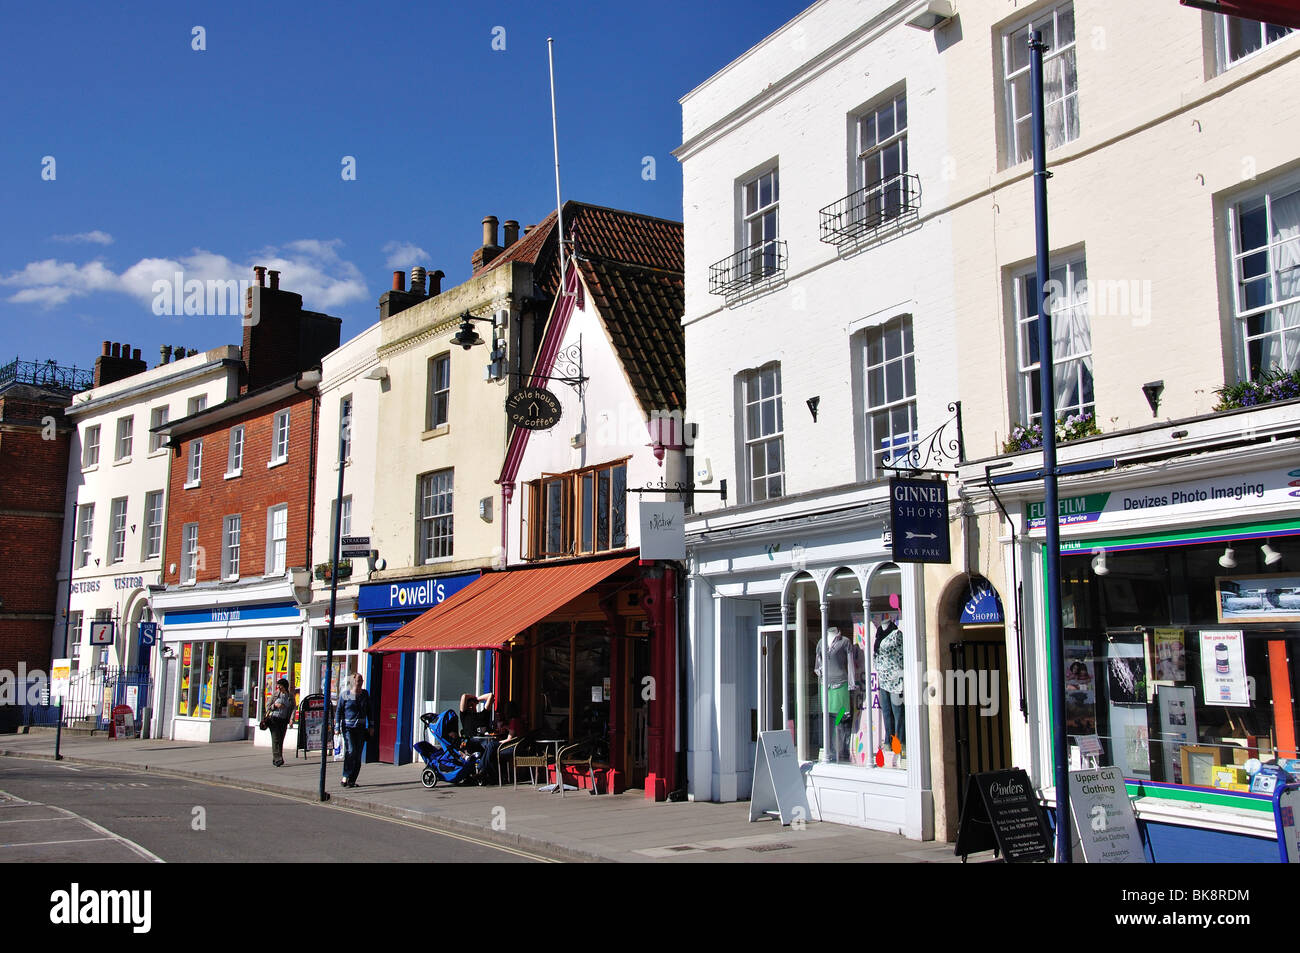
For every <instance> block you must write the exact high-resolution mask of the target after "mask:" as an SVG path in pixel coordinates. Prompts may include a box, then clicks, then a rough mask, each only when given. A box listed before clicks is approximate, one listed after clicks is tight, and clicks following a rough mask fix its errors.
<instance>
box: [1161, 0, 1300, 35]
mask: <svg viewBox="0 0 1300 953" xmlns="http://www.w3.org/2000/svg"><path fill="white" fill-rule="evenodd" d="M1179 2H1180V3H1182V5H1183V6H1185V7H1195V8H1196V9H1198V10H1209V11H1210V12H1211V13H1222V14H1224V15H1225V16H1230V17H1242V18H1244V19H1246V20H1259V21H1261V22H1263V23H1273V24H1276V25H1277V26H1286V27H1290V28H1291V29H1293V30H1296V29H1300V10H1297V9H1296V4H1295V0H1179Z"/></svg>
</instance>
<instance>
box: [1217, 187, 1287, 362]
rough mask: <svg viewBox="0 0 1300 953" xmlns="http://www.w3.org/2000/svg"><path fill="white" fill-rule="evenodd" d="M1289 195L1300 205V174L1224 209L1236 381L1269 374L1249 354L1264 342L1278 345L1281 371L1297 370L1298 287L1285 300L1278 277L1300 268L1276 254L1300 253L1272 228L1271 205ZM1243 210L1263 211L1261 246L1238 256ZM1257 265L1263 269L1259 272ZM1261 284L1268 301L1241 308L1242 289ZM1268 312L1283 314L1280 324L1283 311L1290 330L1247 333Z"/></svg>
mask: <svg viewBox="0 0 1300 953" xmlns="http://www.w3.org/2000/svg"><path fill="white" fill-rule="evenodd" d="M1292 196H1297V201H1300V175H1289V176H1285V177H1283V178H1279V179H1274V180H1271V181H1269V182H1266V183H1265V184H1264V185H1262V186H1260V187H1258V188H1255V189H1252V190H1251V191H1249V192H1247V193H1245V194H1243V195H1241V196H1240V197H1238V198H1236V199H1235V200H1234V201H1233V202H1232V203H1231V204H1230V205H1229V206H1228V211H1227V217H1228V250H1229V260H1230V261H1231V263H1232V291H1231V294H1232V314H1233V320H1234V334H1233V336H1234V339H1235V341H1236V347H1235V349H1236V351H1237V353H1236V363H1237V376H1238V379H1239V380H1255V379H1257V378H1259V377H1262V376H1263V375H1264V374H1266V373H1267V372H1268V371H1270V370H1271V369H1272V367H1273V365H1272V364H1270V365H1269V366H1267V367H1264V366H1261V367H1259V368H1255V367H1253V366H1252V364H1253V362H1252V360H1251V353H1250V351H1251V345H1252V344H1253V343H1254V342H1257V341H1263V340H1265V339H1268V338H1276V339H1277V340H1278V342H1279V345H1280V350H1281V351H1282V362H1281V365H1280V366H1281V367H1282V368H1283V369H1284V370H1296V369H1297V368H1300V287H1298V288H1297V293H1296V294H1291V295H1287V294H1286V293H1285V292H1284V291H1283V288H1282V280H1283V279H1282V277H1281V272H1283V271H1289V272H1295V271H1296V269H1297V268H1298V267H1300V265H1291V264H1287V263H1285V261H1279V258H1280V257H1282V256H1281V255H1279V252H1281V251H1283V250H1289V251H1291V253H1292V254H1295V253H1296V252H1297V251H1300V235H1293V236H1292V237H1290V238H1284V239H1278V238H1276V237H1275V235H1276V232H1277V225H1276V218H1275V213H1274V206H1275V205H1276V204H1277V201H1278V199H1280V198H1290V197H1292ZM1246 206H1254V207H1255V208H1262V209H1263V211H1264V241H1265V244H1263V245H1257V246H1255V247H1252V248H1249V249H1247V250H1246V251H1242V250H1241V242H1242V240H1243V238H1244V229H1243V228H1242V225H1241V213H1242V210H1243V209H1244V208H1245V207H1246ZM1261 258H1262V261H1261ZM1261 264H1262V265H1263V270H1262V271H1259V266H1260V265H1261ZM1246 268H1250V269H1251V270H1252V271H1253V272H1254V271H1258V273H1257V274H1253V275H1252V277H1250V278H1249V279H1247V278H1245V276H1244V273H1243V272H1244V269H1246ZM1262 281H1266V282H1267V298H1268V300H1267V301H1266V302H1265V303H1264V304H1262V305H1256V306H1254V307H1245V306H1244V298H1243V296H1244V293H1245V286H1246V285H1253V284H1258V283H1259V282H1262ZM1273 311H1277V312H1281V313H1282V316H1281V319H1280V321H1279V324H1281V323H1282V322H1284V321H1285V320H1286V317H1287V315H1286V312H1288V311H1289V312H1290V313H1291V316H1292V318H1293V319H1294V320H1295V321H1296V323H1294V324H1291V325H1289V326H1285V325H1284V326H1282V327H1279V328H1277V329H1275V330H1259V331H1256V332H1255V333H1254V334H1252V333H1251V330H1250V327H1251V324H1252V322H1253V321H1255V320H1256V319H1260V323H1261V325H1262V324H1263V320H1262V319H1264V318H1265V317H1267V316H1268V314H1269V312H1273ZM1288 343H1291V345H1292V346H1291V351H1292V352H1293V354H1294V357H1293V358H1292V360H1290V361H1288V360H1287V359H1286V351H1287V344H1288Z"/></svg>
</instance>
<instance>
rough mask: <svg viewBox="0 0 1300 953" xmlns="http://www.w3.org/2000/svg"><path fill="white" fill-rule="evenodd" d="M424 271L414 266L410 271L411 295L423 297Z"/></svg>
mask: <svg viewBox="0 0 1300 953" xmlns="http://www.w3.org/2000/svg"><path fill="white" fill-rule="evenodd" d="M424 274H425V272H424V269H423V268H421V267H420V266H419V265H416V266H415V267H414V268H412V269H411V294H417V295H420V296H421V297H424Z"/></svg>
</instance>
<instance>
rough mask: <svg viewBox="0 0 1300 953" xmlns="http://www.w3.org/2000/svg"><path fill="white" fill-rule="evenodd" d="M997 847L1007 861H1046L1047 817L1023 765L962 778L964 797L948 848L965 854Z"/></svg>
mask: <svg viewBox="0 0 1300 953" xmlns="http://www.w3.org/2000/svg"><path fill="white" fill-rule="evenodd" d="M984 850H993V851H998V852H1000V853H1001V854H1002V857H1003V859H1004V860H1006V861H1007V862H1008V863H1015V862H1017V861H1028V860H1051V859H1052V837H1051V832H1050V831H1049V829H1048V827H1047V817H1046V815H1044V814H1043V808H1042V805H1041V804H1039V803H1038V796H1037V795H1036V794H1035V793H1034V785H1033V784H1032V783H1031V782H1030V780H1029V775H1027V774H1025V769H1024V768H1011V769H1009V770H1006V771H987V772H985V773H983V774H972V775H971V776H970V777H969V778H967V779H966V799H965V801H964V802H963V806H962V812H961V824H960V825H959V826H958V828H957V846H956V847H954V848H953V852H954V853H955V854H957V855H958V856H960V857H962V858H963V859H965V857H966V856H967V855H969V854H976V853H979V852H980V851H984Z"/></svg>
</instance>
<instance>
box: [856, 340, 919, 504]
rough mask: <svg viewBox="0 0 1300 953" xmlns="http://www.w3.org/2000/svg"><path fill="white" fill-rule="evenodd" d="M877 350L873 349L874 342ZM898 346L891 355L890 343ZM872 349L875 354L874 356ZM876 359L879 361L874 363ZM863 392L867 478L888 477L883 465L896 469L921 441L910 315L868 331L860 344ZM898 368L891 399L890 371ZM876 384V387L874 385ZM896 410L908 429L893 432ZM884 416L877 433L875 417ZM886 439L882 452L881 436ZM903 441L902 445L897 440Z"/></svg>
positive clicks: (914, 344) (914, 352)
mask: <svg viewBox="0 0 1300 953" xmlns="http://www.w3.org/2000/svg"><path fill="white" fill-rule="evenodd" d="M877 341H878V342H879V347H878V348H877V347H876V342H877ZM892 341H897V343H898V353H896V354H892V355H891V353H890V350H889V344H890V343H891V342H892ZM873 350H874V351H877V353H876V354H875V355H873V353H872V352H873ZM873 357H877V358H878V360H873ZM862 361H863V365H862V366H863V374H862V383H863V387H864V388H865V390H864V395H863V406H864V407H865V408H866V421H865V429H864V431H863V432H864V433H865V434H866V438H867V447H866V450H867V452H866V464H867V474H868V477H869V478H876V479H878V478H880V477H884V476H888V475H889V473H890V471H889V470H887V469H885V468H884V464H890V465H892V466H899V465H901V464H902V462H903V461H904V459H905V458H906V456H907V454H908V453H909V452H911V451H912V449H913V448H915V447H916V445H917V443H918V441H919V439H920V431H919V422H918V419H917V412H916V342H915V339H914V338H913V328H912V316H911V315H910V314H904V315H899V316H898V317H896V318H893V319H892V320H890V321H887V322H885V323H884V324H882V325H879V326H878V327H873V328H868V329H867V331H866V333H865V335H864V338H863V342H862ZM895 368H897V373H898V375H899V381H900V386H901V393H900V394H899V395H898V396H897V397H896V398H894V399H892V400H891V399H890V395H889V380H890V373H891V370H893V369H895ZM875 384H878V385H879V386H878V387H875V386H873V385H875ZM899 411H906V412H907V417H908V421H909V424H910V429H909V430H905V431H898V430H896V429H895V420H894V418H895V416H897V413H898V412H899ZM881 415H883V416H884V417H885V421H886V422H885V428H884V429H885V432H884V434H883V435H882V434H881V433H879V432H878V431H877V427H876V421H875V418H876V417H877V416H881ZM882 436H884V437H885V438H886V441H885V444H884V449H882V445H881V443H882V442H881V439H880V438H881V437H882ZM900 437H901V438H904V440H903V442H901V443H900V442H899V439H900Z"/></svg>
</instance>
